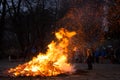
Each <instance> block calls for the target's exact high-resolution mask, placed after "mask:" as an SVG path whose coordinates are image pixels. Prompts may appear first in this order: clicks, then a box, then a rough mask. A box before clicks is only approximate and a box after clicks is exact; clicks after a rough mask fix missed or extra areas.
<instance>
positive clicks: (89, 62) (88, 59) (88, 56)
mask: <svg viewBox="0 0 120 80" xmlns="http://www.w3.org/2000/svg"><path fill="white" fill-rule="evenodd" d="M86 62H87V65H88V70H92V69H93V65H92V62H93V57H92V53H91V51H90V49H89V50H88V51H87V61H86Z"/></svg>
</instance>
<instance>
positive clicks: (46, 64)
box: [8, 28, 76, 76]
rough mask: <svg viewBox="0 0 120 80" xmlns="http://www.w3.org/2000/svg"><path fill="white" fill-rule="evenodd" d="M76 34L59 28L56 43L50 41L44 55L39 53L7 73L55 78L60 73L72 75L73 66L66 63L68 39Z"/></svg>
mask: <svg viewBox="0 0 120 80" xmlns="http://www.w3.org/2000/svg"><path fill="white" fill-rule="evenodd" d="M75 34H76V32H68V31H67V30H65V29H64V28H61V29H60V30H59V32H56V33H55V35H56V38H57V39H58V40H57V41H56V42H55V41H52V42H51V43H50V44H49V45H48V50H47V52H46V54H43V53H39V55H38V56H37V57H34V58H33V59H32V60H31V61H29V62H27V63H24V64H22V65H18V66H17V67H16V68H11V69H10V70H8V73H12V74H13V75H14V76H56V75H58V74H62V73H72V72H74V71H75V69H74V66H72V65H71V64H70V63H68V60H67V59H68V58H67V57H68V48H67V47H68V45H69V39H70V38H71V37H72V36H74V35H75Z"/></svg>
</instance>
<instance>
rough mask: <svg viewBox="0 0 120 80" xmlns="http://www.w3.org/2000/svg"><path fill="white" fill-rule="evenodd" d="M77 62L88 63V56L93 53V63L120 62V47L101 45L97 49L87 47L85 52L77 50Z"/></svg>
mask: <svg viewBox="0 0 120 80" xmlns="http://www.w3.org/2000/svg"><path fill="white" fill-rule="evenodd" d="M76 54H77V56H75V62H78V63H87V58H88V57H89V55H91V61H92V63H102V64H106V63H110V64H115V63H118V64H119V63H120V47H117V48H113V47H107V48H105V47H101V48H96V49H87V50H86V52H85V53H83V54H82V53H80V52H79V50H78V51H77V52H76Z"/></svg>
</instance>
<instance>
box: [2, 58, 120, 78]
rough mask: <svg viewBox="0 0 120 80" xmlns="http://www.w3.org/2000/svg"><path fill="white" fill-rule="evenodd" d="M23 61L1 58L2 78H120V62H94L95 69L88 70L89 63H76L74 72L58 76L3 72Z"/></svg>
mask: <svg viewBox="0 0 120 80" xmlns="http://www.w3.org/2000/svg"><path fill="white" fill-rule="evenodd" d="M22 63H24V62H22V61H12V62H9V61H8V60H0V80H120V64H93V70H87V64H85V63H82V64H80V63H75V64H74V65H76V69H77V71H76V72H75V73H74V74H68V75H66V74H61V75H58V76H56V77H39V76H37V77H25V76H24V77H10V76H8V75H5V74H4V73H3V72H4V71H5V70H7V69H9V68H11V67H15V66H17V65H18V64H22Z"/></svg>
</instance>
